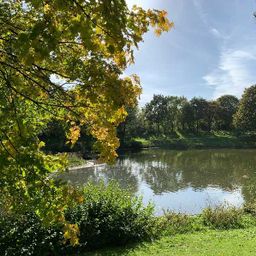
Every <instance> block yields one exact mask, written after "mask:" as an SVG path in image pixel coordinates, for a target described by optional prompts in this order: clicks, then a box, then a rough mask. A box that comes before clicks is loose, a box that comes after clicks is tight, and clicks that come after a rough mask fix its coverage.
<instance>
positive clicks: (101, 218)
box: [67, 183, 158, 248]
mask: <svg viewBox="0 0 256 256" xmlns="http://www.w3.org/2000/svg"><path fill="white" fill-rule="evenodd" d="M84 193H85V201H84V203H83V204H81V205H80V206H78V207H77V208H75V209H72V210H70V211H69V213H68V214H67V217H68V219H69V220H70V222H72V223H77V224H78V226H79V229H80V246H81V247H83V246H84V247H88V248H95V247H102V246H105V245H121V244H125V243H127V242H130V241H139V240H145V239H151V238H153V237H155V236H156V235H157V234H158V229H157V225H156V224H157V218H156V217H154V207H153V206H152V205H148V206H146V207H144V206H143V204H142V200H141V199H140V198H137V197H132V196H131V195H130V193H129V192H128V191H125V190H122V189H120V188H119V187H118V186H117V185H116V184H113V183H112V184H110V185H108V186H107V187H105V186H104V184H103V183H101V184H100V185H97V186H95V185H91V184H89V185H87V186H86V188H85V190H84Z"/></svg>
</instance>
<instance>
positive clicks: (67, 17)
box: [0, 0, 172, 244]
mask: <svg viewBox="0 0 256 256" xmlns="http://www.w3.org/2000/svg"><path fill="white" fill-rule="evenodd" d="M166 16H167V13H166V12H165V11H157V10H143V9H142V8H140V7H136V6H134V7H133V8H132V9H131V10H130V9H128V7H127V5H126V2H125V1H124V0H108V1H106V0H88V1H85V0H70V1H66V0H52V1H40V0H23V1H16V0H3V1H1V2H0V23H1V26H0V90H1V93H0V120H1V128H0V166H1V168H0V176H1V182H0V192H1V198H0V203H1V205H0V208H1V211H5V212H10V211H11V212H13V213H19V212H21V213H22V212H24V211H27V210H28V209H29V210H31V211H33V212H34V213H36V214H37V215H38V216H39V217H40V218H42V219H44V220H45V221H47V222H48V223H52V222H61V223H62V224H63V227H64V229H65V238H66V239H70V241H71V243H72V244H75V243H77V237H76V235H75V234H76V233H77V226H76V225H74V224H70V223H68V222H67V221H66V220H65V217H64V210H65V209H66V208H67V206H68V205H71V204H73V203H75V202H79V201H81V200H82V198H81V197H80V195H79V193H78V192H77V190H75V189H74V188H70V187H68V186H58V184H57V182H56V181H55V180H54V179H52V178H49V177H50V173H52V172H53V171H61V170H63V169H64V168H65V163H66V162H65V159H60V158H59V157H56V156H49V155H45V154H44V153H43V152H42V151H41V150H40V148H41V147H42V146H43V145H44V143H43V142H41V141H40V140H39V138H38V134H39V133H40V132H41V131H42V129H43V128H44V127H45V125H46V124H47V123H49V121H50V120H51V119H52V118H53V117H54V118H57V119H58V120H62V121H63V122H66V124H67V125H69V132H68V140H69V142H70V143H71V144H74V143H75V142H76V141H77V140H78V138H79V136H80V126H81V125H85V126H86V127H87V129H88V133H89V134H91V135H92V136H93V137H94V138H95V139H96V141H97V142H96V144H95V147H96V148H97V150H98V151H99V152H100V156H101V160H103V161H108V162H111V161H113V159H114V158H115V157H116V152H115V149H116V148H117V147H118V145H119V142H118V139H117V137H116V126H117V125H118V124H119V123H120V122H122V121H123V120H124V118H125V116H126V114H127V113H126V110H125V109H126V107H127V106H133V105H134V104H135V103H136V99H137V96H138V95H139V94H140V92H141V88H140V85H139V79H138V78H137V76H133V77H125V78H121V74H122V73H123V71H124V70H125V69H126V67H127V66H128V65H129V64H131V63H133V61H134V58H133V50H134V48H135V47H138V43H139V42H141V41H142V36H143V34H144V33H145V32H147V31H148V29H149V26H150V25H151V26H153V27H154V28H155V32H156V34H157V35H160V34H161V32H163V31H168V30H169V29H170V27H171V26H172V23H170V22H169V21H168V19H167V17H166Z"/></svg>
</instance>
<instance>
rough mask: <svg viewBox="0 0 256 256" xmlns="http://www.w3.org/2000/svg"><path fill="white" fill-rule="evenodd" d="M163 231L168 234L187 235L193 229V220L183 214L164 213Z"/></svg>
mask: <svg viewBox="0 0 256 256" xmlns="http://www.w3.org/2000/svg"><path fill="white" fill-rule="evenodd" d="M164 223H165V224H164V226H165V231H166V232H167V233H168V234H176V233H187V232H190V231H192V230H194V229H195V226H196V225H195V218H193V217H192V216H190V215H187V214H183V213H175V212H171V211H166V212H165V214H164Z"/></svg>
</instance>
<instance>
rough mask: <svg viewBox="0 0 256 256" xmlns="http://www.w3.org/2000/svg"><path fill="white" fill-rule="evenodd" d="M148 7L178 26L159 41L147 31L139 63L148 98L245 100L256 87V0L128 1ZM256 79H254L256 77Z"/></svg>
mask: <svg viewBox="0 0 256 256" xmlns="http://www.w3.org/2000/svg"><path fill="white" fill-rule="evenodd" d="M127 4H128V6H129V7H131V6H132V5H133V4H136V5H139V6H142V7H144V8H154V9H164V10H166V11H167V12H168V17H169V19H170V20H171V21H173V22H174V24H175V27H174V29H172V30H171V31H170V32H168V33H164V34H162V36H161V37H156V36H155V35H154V33H153V32H152V31H151V32H148V33H147V34H146V35H145V36H144V42H143V43H141V44H140V49H139V51H136V53H135V64H134V65H132V66H130V67H129V68H128V69H127V70H126V71H125V74H127V75H130V74H137V75H139V77H140V79H141V85H142V88H143V93H142V95H141V97H140V104H141V105H144V104H145V103H146V102H149V101H150V100H151V99H152V97H153V95H154V94H162V95H176V96H185V97H187V98H188V99H191V98H193V97H203V98H206V99H209V100H210V99H216V98H218V97H219V96H221V95H225V94H231V95H235V96H237V97H240V96H241V95H242V93H243V91H244V89H245V88H246V87H249V86H250V85H253V84H256V18H255V17H254V16H253V13H254V12H255V11H256V0H127ZM254 74H255V75H254Z"/></svg>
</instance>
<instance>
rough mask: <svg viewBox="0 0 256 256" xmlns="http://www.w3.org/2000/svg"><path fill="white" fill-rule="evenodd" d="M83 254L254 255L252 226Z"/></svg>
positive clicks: (255, 245) (254, 230)
mask: <svg viewBox="0 0 256 256" xmlns="http://www.w3.org/2000/svg"><path fill="white" fill-rule="evenodd" d="M86 255H90V256H93V255H95V256H96V255H97V256H100V255H102V256H110V255H113V256H117V255H127V256H129V255H134V256H144V255H145V256H146V255H151V256H153V255H159V256H167V255H168V256H169V255H173V256H194V255H195V256H245V255H251V256H254V255H256V228H255V227H254V228H247V229H236V230H226V231H215V230H207V231H204V232H195V233H190V234H180V235H175V236H169V237H167V236H165V237H163V238H161V239H160V240H157V241H155V242H153V243H142V244H140V245H138V246H134V247H127V248H114V249H108V250H102V251H97V252H94V253H89V254H86Z"/></svg>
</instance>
